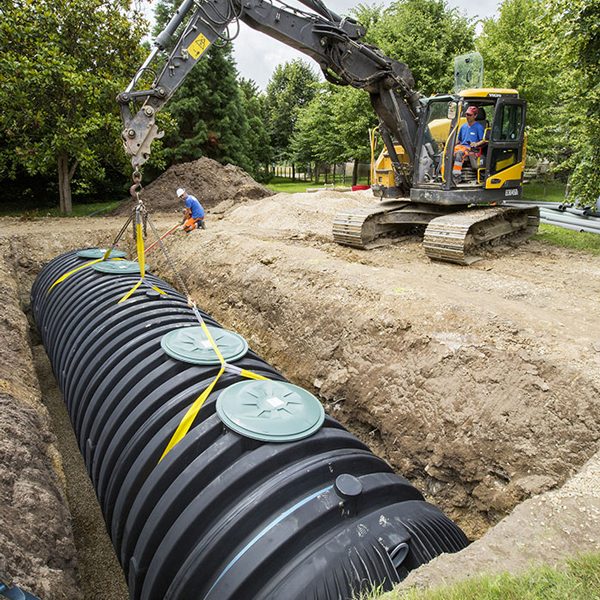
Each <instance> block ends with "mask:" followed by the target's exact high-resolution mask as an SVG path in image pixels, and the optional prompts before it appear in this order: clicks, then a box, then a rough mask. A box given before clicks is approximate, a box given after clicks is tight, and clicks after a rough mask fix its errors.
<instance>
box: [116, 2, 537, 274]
mask: <svg viewBox="0 0 600 600" xmlns="http://www.w3.org/2000/svg"><path fill="white" fill-rule="evenodd" d="M298 1H299V2H301V3H302V4H303V5H304V6H306V7H307V8H309V9H311V12H308V11H305V10H300V9H298V8H296V7H293V6H290V5H288V4H286V3H284V2H283V1H281V0H184V1H183V2H182V4H181V6H180V7H179V9H178V10H177V12H176V13H175V14H174V15H173V17H172V18H171V20H170V21H169V23H168V25H167V27H166V28H165V29H164V30H163V32H162V33H161V34H160V35H159V36H158V37H157V38H156V40H155V42H154V48H153V49H152V51H151V53H150V54H149V56H148V58H147V59H146V61H145V62H144V64H143V65H142V67H141V68H140V69H139V71H138V72H137V74H136V75H135V77H134V78H133V80H132V81H131V83H130V84H129V86H128V87H127V89H126V90H125V91H124V92H122V93H121V94H119V96H118V102H119V104H120V107H121V116H122V119H123V123H124V130H123V134H122V136H123V142H124V145H125V150H126V152H127V153H128V154H129V155H130V156H131V162H132V165H133V167H134V170H135V172H136V173H138V177H139V169H140V167H141V166H142V165H143V164H144V163H145V161H146V160H147V159H148V156H149V154H150V145H151V143H152V141H153V140H154V139H156V138H158V137H161V135H162V133H161V132H159V131H158V127H157V125H156V122H155V118H156V113H157V112H158V111H159V110H160V109H161V108H162V107H163V106H164V105H165V104H166V103H167V102H168V101H169V99H170V98H171V97H172V96H173V94H174V93H175V91H176V90H177V88H178V87H179V86H180V85H181V83H182V82H183V80H184V79H185V77H186V76H187V74H188V73H189V72H190V70H191V69H192V68H193V67H194V65H195V64H196V63H197V62H198V61H199V60H201V59H202V57H203V56H204V55H205V53H206V51H207V50H208V48H209V47H210V46H211V45H212V44H213V43H214V42H215V41H217V40H221V41H228V40H229V39H230V38H229V36H228V27H229V26H230V25H234V24H239V23H238V22H239V21H242V22H244V23H245V24H247V25H249V26H250V27H252V28H254V29H256V30H258V31H261V32H263V33H265V34H267V35H269V36H271V37H273V38H275V39H277V40H279V41H281V42H283V43H284V44H287V45H289V46H292V47H293V48H296V49H297V50H299V51H301V52H303V53H304V54H306V55H308V56H310V57H311V58H313V59H314V60H315V61H317V62H318V64H319V66H320V68H321V70H322V72H323V74H324V77H325V79H326V80H327V81H329V82H331V83H334V84H337V85H351V86H353V87H355V88H359V89H363V90H364V91H365V92H367V93H368V94H369V95H370V99H371V104H372V106H373V109H374V111H375V112H376V114H377V116H378V119H379V127H378V130H379V134H380V136H381V139H382V140H383V143H384V150H383V152H382V153H381V154H380V156H379V158H378V159H377V161H376V163H375V165H374V167H373V169H372V171H373V173H372V186H371V187H372V190H373V192H374V194H375V195H376V196H378V197H379V198H380V199H381V202H380V203H379V205H375V206H374V207H373V208H367V209H363V210H356V211H351V212H344V213H340V214H338V215H336V217H335V220H334V225H333V237H334V240H335V241H337V242H338V243H341V244H347V245H350V246H354V247H359V248H369V247H371V246H372V245H376V244H377V243H378V242H379V240H380V239H381V238H382V237H385V236H387V235H389V234H390V233H392V232H398V231H400V232H402V231H413V230H414V228H415V226H420V227H421V228H423V227H424V228H425V232H424V238H423V246H424V249H425V252H426V253H427V255H428V256H429V257H430V258H433V259H438V260H445V261H450V262H455V263H459V264H469V263H471V262H473V261H474V260H476V259H477V256H476V254H477V249H478V248H479V247H480V246H482V245H484V244H488V243H491V242H494V241H496V240H500V239H502V240H505V239H507V238H510V239H523V238H527V237H529V236H531V235H532V234H533V233H535V231H537V227H538V223H539V211H538V209H537V208H524V207H517V206H510V201H511V200H515V199H518V198H520V196H521V186H522V175H523V170H524V165H525V147H526V143H525V115H526V103H525V101H523V100H522V99H519V96H518V92H517V91H516V90H512V89H497V88H494V89H489V88H488V89H486V88H479V87H472V86H471V89H464V90H463V91H461V92H458V93H455V94H446V95H439V96H433V97H430V98H427V97H424V96H422V95H421V94H420V93H419V92H418V91H416V90H415V89H414V88H415V83H414V79H413V76H412V74H411V72H410V69H409V68H408V67H407V65H405V64H404V63H401V62H399V61H397V60H394V59H392V58H389V57H387V56H385V55H384V54H383V53H382V52H381V51H380V50H379V49H378V48H376V47H374V46H372V45H369V44H366V43H364V42H363V41H361V40H362V39H363V38H364V35H365V29H364V28H363V27H362V26H361V25H360V24H359V23H357V22H356V21H354V20H353V19H351V18H348V17H341V16H339V15H337V14H335V13H334V12H332V11H331V10H330V9H328V8H327V7H326V6H325V5H324V4H323V2H321V0H298ZM180 30H182V32H181V33H179V32H180ZM173 40H174V46H173V49H172V51H171V52H170V54H169V56H168V58H167V60H166V63H165V64H164V67H163V68H162V70H161V71H160V73H159V74H158V75H157V76H156V77H155V78H154V81H153V83H152V85H151V86H150V88H149V89H145V90H144V89H140V90H138V89H137V87H138V83H139V82H140V81H141V79H142V77H143V75H144V74H145V73H146V72H147V71H149V70H151V64H152V63H153V62H154V61H155V60H156V59H157V56H158V55H159V54H160V53H162V52H164V51H165V49H166V48H167V47H169V46H170V45H171V44H172V42H173ZM466 79H468V78H466ZM468 107H475V108H476V109H477V120H478V121H479V122H480V123H481V125H482V127H483V130H484V132H485V134H484V141H485V143H484V144H483V145H482V146H481V148H480V150H479V151H478V155H477V156H475V157H474V159H471V160H468V161H465V167H464V168H463V170H462V172H461V175H460V180H457V178H456V177H452V167H453V162H454V148H455V146H456V145H457V143H458V135H459V130H460V127H461V126H462V124H463V123H464V122H465V113H466V111H467V108H468ZM472 110H473V109H472Z"/></svg>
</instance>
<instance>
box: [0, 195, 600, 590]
mask: <svg viewBox="0 0 600 600" xmlns="http://www.w3.org/2000/svg"><path fill="white" fill-rule="evenodd" d="M372 202H373V200H372V198H371V197H370V196H369V195H368V193H362V192H355V193H352V194H350V193H349V194H339V193H327V192H320V193H318V194H295V195H287V194H278V195H276V196H273V197H269V198H263V199H259V200H252V201H247V202H245V203H243V204H235V203H234V204H232V205H230V207H229V208H228V209H224V208H223V207H222V206H221V207H219V210H218V211H212V212H211V211H209V214H208V217H207V226H208V228H207V229H206V230H204V231H195V232H193V233H191V234H189V235H186V234H183V233H181V232H178V233H176V234H173V235H171V236H170V237H168V238H167V240H166V241H167V245H168V249H169V252H170V254H171V256H172V259H173V260H172V262H173V263H175V266H176V267H177V269H178V270H179V272H180V273H181V275H182V277H183V279H184V281H185V282H186V285H187V286H188V287H189V289H190V291H191V294H192V296H193V297H194V299H195V300H196V301H197V302H198V304H199V306H201V307H202V308H203V309H205V310H207V311H208V312H209V313H212V314H213V316H215V317H216V318H217V319H218V320H220V322H221V323H222V324H223V325H224V326H226V327H228V328H231V329H235V330H236V331H238V332H239V333H241V334H242V335H244V336H245V337H246V338H247V339H248V341H249V343H250V345H251V347H252V348H253V350H255V351H257V352H258V353H259V354H260V355H261V356H262V357H264V358H265V359H266V360H267V361H269V362H270V363H272V364H273V365H274V366H276V367H277V368H279V369H280V370H281V371H282V372H283V373H284V374H285V375H286V376H287V377H289V378H290V379H291V380H292V381H294V382H295V383H297V384H299V385H302V386H304V387H306V388H307V389H309V390H311V391H313V392H314V393H316V394H317V395H318V396H319V397H320V398H321V399H322V400H323V402H324V403H325V405H326V408H327V410H328V411H329V412H330V413H331V414H332V415H333V416H335V417H336V418H338V419H339V420H340V421H342V422H343V423H344V424H345V425H346V426H347V427H348V428H349V429H350V430H351V431H352V432H354V433H355V434H357V435H358V436H359V437H361V438H362V439H363V440H365V441H367V443H368V444H369V445H370V447H371V448H372V449H373V450H374V451H375V452H377V453H378V454H379V455H381V456H383V457H384V458H385V459H386V460H388V462H390V464H392V465H393V466H394V468H395V469H396V470H397V471H398V472H399V473H401V474H403V475H405V476H406V477H408V478H409V479H410V480H411V481H412V483H414V484H415V485H416V486H417V487H418V488H420V489H421V490H422V491H423V492H424V494H425V495H426V496H427V499H428V500H430V501H431V502H433V503H435V504H436V505H438V506H439V507H441V508H442V509H443V510H444V511H446V513H447V514H449V515H450V516H451V517H452V518H454V519H456V520H457V522H458V523H459V524H460V525H461V526H462V527H463V529H464V530H465V532H466V533H467V534H468V536H469V537H470V538H471V539H476V538H480V537H481V536H482V535H483V534H485V533H486V532H488V533H487V534H486V535H485V536H484V537H483V538H481V539H480V540H479V541H478V542H476V544H472V546H471V547H470V548H469V549H468V550H467V552H471V553H474V554H471V555H470V556H469V558H468V560H469V561H470V562H471V561H472V564H473V568H474V569H475V570H477V569H479V568H481V569H490V570H499V569H504V568H511V569H515V570H516V569H517V568H518V567H522V566H523V565H527V564H529V562H530V561H531V557H532V555H533V554H534V553H535V555H536V556H537V559H538V560H542V561H544V560H548V561H550V560H559V559H561V558H564V556H567V555H569V554H572V553H574V552H576V551H585V550H590V549H600V526H599V525H600V506H599V497H600V481H599V479H600V478H599V477H598V463H599V462H600V455H596V453H597V452H598V450H599V439H600V433H599V432H600V428H599V425H600V369H599V367H600V323H599V322H598V320H597V319H596V318H595V317H594V315H595V312H596V311H597V298H598V297H599V293H600V257H597V256H593V255H590V254H587V253H582V252H575V251H569V250H565V249H559V248H554V247H552V246H549V245H547V244H544V243H543V242H539V241H529V242H528V243H526V244H524V245H522V246H519V247H514V248H510V247H509V248H496V249H493V250H490V251H489V253H488V254H487V255H486V256H485V258H484V259H483V260H482V261H480V262H478V263H476V264H475V265H473V266H471V267H468V268H465V267H459V266H454V265H449V264H443V263H433V262H430V261H429V260H428V259H427V258H426V257H425V256H424V254H423V252H422V250H421V247H420V242H419V240H418V239H417V238H408V239H405V240H402V241H400V242H398V243H395V244H393V245H389V246H386V247H381V248H377V249H375V250H371V251H368V252H364V251H359V250H354V249H350V248H345V247H341V246H338V245H336V244H334V243H333V242H332V240H331V223H332V222H333V217H334V214H335V213H336V212H337V211H338V210H340V209H342V208H349V207H358V206H365V205H369V204H371V203H372ZM153 220H154V221H155V224H156V226H157V228H158V229H159V230H160V231H166V230H167V229H168V227H169V226H170V225H171V222H170V221H171V220H172V214H171V215H169V214H163V215H160V214H156V215H154V216H153ZM121 224H122V219H119V218H103V219H100V218H96V219H70V220H68V221H65V220H59V219H56V220H44V221H40V222H19V221H16V220H14V219H13V220H10V219H5V220H4V221H3V225H4V227H3V230H4V237H5V239H6V240H7V242H8V243H9V244H10V247H11V252H12V255H13V264H15V260H14V257H21V258H20V259H18V260H21V259H22V260H23V261H25V263H24V264H25V265H26V268H25V267H22V266H21V267H19V266H18V260H17V274H18V276H19V278H20V280H21V285H22V288H23V289H25V288H26V287H27V282H28V281H29V282H30V280H31V278H32V275H33V274H34V273H35V272H36V271H37V270H38V269H39V268H40V266H41V264H42V263H43V262H44V261H47V260H49V259H51V258H53V257H54V256H56V255H57V254H58V253H60V252H62V251H65V250H68V249H70V248H78V247H83V246H88V245H105V244H106V243H107V242H109V241H110V239H111V238H112V236H113V235H114V234H115V232H116V231H118V229H119V227H120V225H121ZM129 245H131V244H129ZM148 260H149V262H150V263H151V264H152V265H153V270H154V272H156V273H157V274H159V275H161V276H163V277H165V278H167V279H170V280H172V281H173V282H174V283H175V284H176V281H175V277H174V275H173V273H172V271H171V269H170V265H169V264H168V262H167V261H166V260H164V258H162V257H160V255H159V253H158V252H156V253H155V252H152V253H151V255H150V256H149V258H148ZM2 277H3V278H4V277H6V278H7V279H9V278H10V277H12V275H11V274H10V273H8V274H5V275H4V274H3V276H2ZM15 318H17V317H15ZM19 318H22V317H19ZM11 319H12V317H11ZM3 335H4V334H3ZM27 352H29V349H28V347H26V345H22V347H20V348H19V349H17V354H19V353H23V354H26V353H27ZM29 360H31V359H29ZM32 385H33V384H32ZM36 402H39V401H38V400H36ZM16 427H17V428H23V429H24V428H25V425H16ZM59 435H61V434H60V432H59ZM3 437H4V436H3ZM13 437H14V436H13ZM24 437H26V436H25V435H24V436H23V438H24ZM2 443H6V442H5V441H2ZM11 443H12V440H11ZM11 448H13V446H11ZM13 451H14V450H13ZM37 452H38V454H41V449H38V451H37ZM3 456H6V455H3ZM590 459H591V460H590ZM588 461H590V462H588ZM584 465H585V468H584ZM582 469H583V470H582ZM574 476H577V477H578V478H579V479H577V477H575V479H572V478H573V477H574ZM566 482H568V483H567V485H566V486H565V485H564V484H565V483H566ZM574 482H575V483H574ZM577 482H579V483H577ZM582 482H583V483H582ZM569 486H571V487H569ZM500 521H501V523H500V525H499V526H498V527H494V528H493V529H490V528H492V527H493V526H494V525H496V524H497V523H498V522H500ZM549 523H550V524H551V528H549ZM550 529H551V531H550ZM488 530H489V531H488ZM490 536H492V537H491V538H490ZM559 539H562V543H558V540H559ZM509 554H510V556H511V561H506V557H507V556H508V555H509ZM475 555H476V557H477V560H475V559H474V556H475ZM448 558H449V557H442V558H441V559H438V560H439V561H442V562H441V563H440V564H441V565H442V566H441V567H435V563H434V566H433V567H431V568H432V569H434V568H438V569H439V571H438V572H441V573H444V572H446V574H447V570H446V569H447V567H444V564H445V563H443V561H444V560H447V559H448ZM454 559H455V560H460V559H459V558H458V557H454ZM427 568H429V567H425V570H427ZM450 569H451V570H452V571H453V572H455V573H456V572H460V571H461V569H459V568H457V567H456V565H454V566H451V567H450ZM462 571H463V572H464V569H462ZM420 572H421V571H419V572H417V575H416V576H420V577H421V578H422V579H420V580H419V581H420V582H421V584H429V583H431V582H435V581H439V580H440V579H443V578H444V575H443V574H442V575H439V576H438V577H437V579H436V576H435V574H433V575H431V576H428V575H419V573H420ZM417 583H419V582H417ZM48 597H50V596H48ZM56 597H58V596H56ZM74 597H76V596H74Z"/></svg>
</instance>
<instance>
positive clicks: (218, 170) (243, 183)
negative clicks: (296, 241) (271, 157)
mask: <svg viewBox="0 0 600 600" xmlns="http://www.w3.org/2000/svg"><path fill="white" fill-rule="evenodd" d="M180 187H181V188H184V189H185V190H187V192H189V193H190V194H192V195H193V196H196V198H198V200H200V203H201V204H202V205H203V206H204V208H212V207H214V206H216V205H217V204H220V203H223V202H225V203H226V205H225V206H232V205H233V204H237V203H240V202H245V201H246V200H255V199H258V198H265V197H267V196H272V195H273V192H271V191H270V190H269V189H267V188H266V187H265V186H263V185H261V184H260V183H257V182H256V181H254V179H252V177H251V176H250V175H248V173H246V171H244V170H243V169H240V167H236V166H234V165H225V166H223V165H221V164H220V163H218V162H217V161H215V160H212V159H210V158H206V157H202V158H199V159H198V160H194V161H192V162H188V163H183V164H180V165H173V166H172V167H169V169H167V170H166V171H165V172H164V173H163V174H162V175H160V176H159V177H158V178H157V179H155V180H154V181H153V182H152V183H150V184H149V185H148V186H147V187H145V188H144V189H143V190H142V192H141V194H140V197H141V199H142V200H143V201H144V203H145V204H146V206H147V207H148V209H149V210H151V211H156V212H158V211H162V212H177V213H179V214H181V210H182V203H181V201H180V200H179V199H178V198H177V196H176V195H175V191H176V190H177V188H180ZM134 205H135V203H134V202H133V201H132V200H129V201H126V202H123V203H122V204H120V205H119V207H118V208H117V209H116V210H115V211H114V214H115V215H126V214H129V212H130V211H131V209H132V208H133V206H134Z"/></svg>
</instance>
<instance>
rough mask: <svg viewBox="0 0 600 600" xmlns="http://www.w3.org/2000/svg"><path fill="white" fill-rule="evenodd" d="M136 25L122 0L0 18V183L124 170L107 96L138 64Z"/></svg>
mask: <svg viewBox="0 0 600 600" xmlns="http://www.w3.org/2000/svg"><path fill="white" fill-rule="evenodd" d="M144 26H145V22H144V21H142V20H141V19H139V18H136V15H134V14H132V13H131V11H130V9H129V2H128V1H127V0H85V1H84V0H36V1H35V2H31V1H27V0H16V1H13V2H8V3H4V4H3V6H2V9H1V10H0V45H1V51H0V72H1V73H2V77H0V105H1V106H2V111H1V112H0V137H1V138H2V142H3V144H2V150H0V176H5V177H6V176H10V175H14V174H15V173H16V172H17V170H18V169H24V170H26V171H27V172H28V173H30V174H33V175H35V174H48V173H50V172H51V171H53V170H54V171H55V172H57V173H58V180H59V190H60V206H61V209H62V210H63V212H70V210H71V179H72V178H73V176H74V174H75V172H76V171H77V169H78V168H79V170H80V171H81V178H80V179H78V183H79V185H80V186H81V187H84V186H85V185H86V182H88V183H89V181H91V180H92V179H93V178H96V179H101V178H102V177H103V174H104V168H105V166H106V164H107V163H110V162H111V161H114V162H115V163H117V165H116V166H117V167H118V168H121V167H123V166H124V164H125V155H124V153H123V152H122V150H121V149H120V130H121V124H120V120H119V118H118V107H117V104H116V102H115V97H116V95H117V93H118V92H119V91H121V90H122V89H123V88H124V86H125V85H126V82H127V81H128V80H129V79H130V77H131V74H132V72H134V70H135V66H136V65H137V64H138V63H139V61H140V57H141V53H140V39H141V36H142V34H143V31H144Z"/></svg>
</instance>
